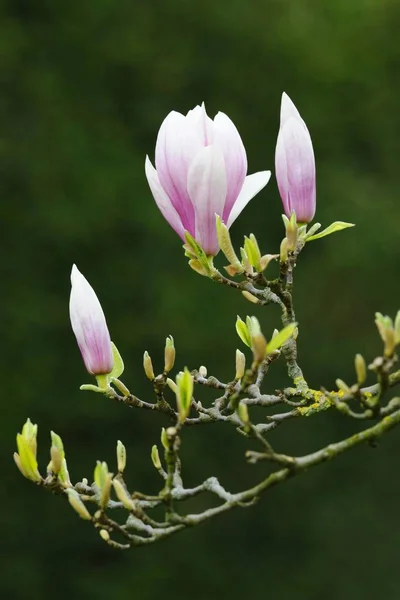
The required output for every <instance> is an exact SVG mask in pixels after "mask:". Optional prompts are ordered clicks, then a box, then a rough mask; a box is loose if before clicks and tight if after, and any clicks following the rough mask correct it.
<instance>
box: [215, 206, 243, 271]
mask: <svg viewBox="0 0 400 600" xmlns="http://www.w3.org/2000/svg"><path fill="white" fill-rule="evenodd" d="M216 224H217V237H218V243H219V247H220V248H221V250H222V252H223V254H224V255H225V256H226V258H227V260H228V261H229V262H230V267H232V268H233V269H234V270H235V274H238V273H243V267H242V265H241V262H240V260H239V259H238V257H237V256H236V253H235V250H234V248H233V246H232V241H231V236H230V233H229V229H228V228H227V226H226V225H225V223H223V222H222V220H221V217H219V216H218V215H216Z"/></svg>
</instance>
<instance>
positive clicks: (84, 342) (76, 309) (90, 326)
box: [69, 265, 114, 375]
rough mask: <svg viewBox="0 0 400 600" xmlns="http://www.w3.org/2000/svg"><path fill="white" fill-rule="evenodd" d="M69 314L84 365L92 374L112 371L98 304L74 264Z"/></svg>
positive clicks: (109, 341) (106, 337) (106, 330)
mask: <svg viewBox="0 0 400 600" xmlns="http://www.w3.org/2000/svg"><path fill="white" fill-rule="evenodd" d="M71 284H72V287H71V296H70V301H69V313H70V319H71V325H72V329H73V332H74V334H75V337H76V341H77V342H78V346H79V349H80V351H81V354H82V358H83V362H84V363H85V367H86V369H87V371H88V373H90V374H91V375H105V374H108V373H111V371H112V369H113V366H114V357H113V353H112V348H111V340H110V334H109V332H108V328H107V323H106V319H105V316H104V313H103V309H102V308H101V304H100V302H99V300H98V298H97V296H96V294H95V292H94V290H93V288H92V287H91V285H90V284H89V282H88V281H87V280H86V279H85V277H84V276H83V275H82V273H80V272H79V270H78V268H77V267H76V265H74V266H73V267H72V272H71Z"/></svg>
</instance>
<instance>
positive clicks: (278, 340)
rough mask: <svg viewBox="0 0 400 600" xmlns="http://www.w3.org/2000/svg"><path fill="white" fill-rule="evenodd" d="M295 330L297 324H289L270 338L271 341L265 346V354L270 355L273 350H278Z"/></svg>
mask: <svg viewBox="0 0 400 600" xmlns="http://www.w3.org/2000/svg"><path fill="white" fill-rule="evenodd" d="M296 329H297V323H289V325H286V327H284V328H283V329H281V331H279V333H277V334H276V335H273V336H272V339H271V341H270V342H269V344H268V345H267V349H266V353H267V354H271V353H272V352H274V351H275V350H279V349H280V348H281V347H282V346H283V344H285V342H287V341H288V340H289V339H290V338H291V337H292V336H293V334H294V332H295V331H296Z"/></svg>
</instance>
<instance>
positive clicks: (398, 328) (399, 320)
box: [394, 310, 400, 346]
mask: <svg viewBox="0 0 400 600" xmlns="http://www.w3.org/2000/svg"><path fill="white" fill-rule="evenodd" d="M394 341H395V344H396V346H397V345H398V344H400V310H399V311H398V312H397V315H396V318H395V320H394Z"/></svg>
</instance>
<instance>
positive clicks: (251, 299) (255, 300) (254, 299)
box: [242, 290, 258, 304]
mask: <svg viewBox="0 0 400 600" xmlns="http://www.w3.org/2000/svg"><path fill="white" fill-rule="evenodd" d="M242 294H243V296H244V297H245V298H246V300H248V301H249V302H252V303H253V304H258V298H257V296H254V295H253V294H251V293H250V292H248V291H247V290H243V291H242Z"/></svg>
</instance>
